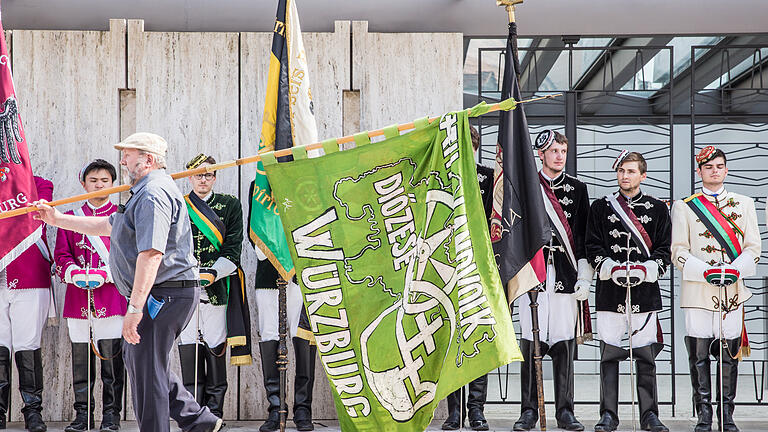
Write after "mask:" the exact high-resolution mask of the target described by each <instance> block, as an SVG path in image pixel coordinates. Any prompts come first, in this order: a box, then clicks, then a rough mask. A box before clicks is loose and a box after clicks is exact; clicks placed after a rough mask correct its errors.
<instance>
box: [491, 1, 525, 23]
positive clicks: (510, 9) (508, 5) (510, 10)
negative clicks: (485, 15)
mask: <svg viewBox="0 0 768 432" xmlns="http://www.w3.org/2000/svg"><path fill="white" fill-rule="evenodd" d="M522 2H523V0H496V6H504V8H505V9H507V15H508V17H509V22H515V5H516V4H520V3H522Z"/></svg>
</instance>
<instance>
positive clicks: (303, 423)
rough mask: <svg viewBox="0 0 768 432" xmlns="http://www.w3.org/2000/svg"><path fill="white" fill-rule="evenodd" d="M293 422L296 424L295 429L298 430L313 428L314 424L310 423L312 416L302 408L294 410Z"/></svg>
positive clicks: (311, 429)
mask: <svg viewBox="0 0 768 432" xmlns="http://www.w3.org/2000/svg"><path fill="white" fill-rule="evenodd" d="M293 423H294V424H296V430H298V431H313V430H315V425H314V423H312V416H311V415H310V414H309V413H308V412H307V410H304V409H300V410H298V411H294V413H293Z"/></svg>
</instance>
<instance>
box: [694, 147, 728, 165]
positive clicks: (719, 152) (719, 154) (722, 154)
mask: <svg viewBox="0 0 768 432" xmlns="http://www.w3.org/2000/svg"><path fill="white" fill-rule="evenodd" d="M719 157H721V158H723V162H725V163H726V164H728V158H727V157H725V152H724V151H722V150H720V149H717V150H715V152H714V153H712V157H710V158H709V159H707V161H706V162H702V163H700V164H699V168H701V166H702V165H705V164H708V163H710V162H712V161H713V160H715V159H717V158H719Z"/></svg>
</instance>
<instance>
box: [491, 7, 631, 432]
mask: <svg viewBox="0 0 768 432" xmlns="http://www.w3.org/2000/svg"><path fill="white" fill-rule="evenodd" d="M522 2H523V0H496V5H497V6H501V7H504V8H505V9H506V10H507V16H508V18H509V23H510V24H511V23H513V22H515V5H518V4H520V3H522ZM513 47H514V51H517V40H515V42H514V45H513ZM512 55H513V56H517V52H513V54H512ZM517 73H520V71H517ZM519 78H520V77H519V76H518V79H519ZM550 247H551V242H550ZM549 276H550V275H547V277H549ZM542 288H543V284H540V285H538V286H536V287H535V288H533V289H532V290H530V291H528V297H529V301H530V307H531V333H532V335H533V359H532V360H533V363H534V372H535V374H536V400H537V405H538V408H539V409H538V411H539V429H540V430H542V431H546V430H547V409H546V405H545V404H544V376H543V373H542V364H541V360H542V353H541V338H540V334H539V333H540V324H539V313H538V309H539V305H538V302H537V300H538V295H539V290H540V289H542ZM530 360H531V359H530V358H529V359H528V361H530ZM633 425H634V423H633Z"/></svg>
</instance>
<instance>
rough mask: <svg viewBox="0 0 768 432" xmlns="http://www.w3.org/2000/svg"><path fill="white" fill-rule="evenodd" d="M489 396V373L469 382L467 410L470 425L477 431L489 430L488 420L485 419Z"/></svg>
mask: <svg viewBox="0 0 768 432" xmlns="http://www.w3.org/2000/svg"><path fill="white" fill-rule="evenodd" d="M487 396H488V375H483V376H481V377H479V378H476V379H474V380H472V381H471V382H470V383H469V394H468V395H467V411H468V413H469V414H468V417H469V427H471V428H472V430H476V431H486V430H488V421H487V420H486V419H485V414H483V410H484V409H485V399H486V398H487Z"/></svg>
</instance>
